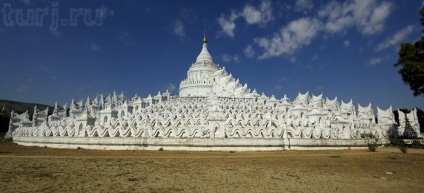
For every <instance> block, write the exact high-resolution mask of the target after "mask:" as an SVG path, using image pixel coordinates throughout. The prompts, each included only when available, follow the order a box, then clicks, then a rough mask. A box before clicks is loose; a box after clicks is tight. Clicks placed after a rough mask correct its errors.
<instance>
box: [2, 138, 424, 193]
mask: <svg viewBox="0 0 424 193" xmlns="http://www.w3.org/2000/svg"><path fill="white" fill-rule="evenodd" d="M0 163H1V164H2V166H1V168H0V174H1V175H0V184H2V191H1V192H423V191H424V189H423V187H424V185H423V182H424V177H423V173H422V171H424V150H422V149H410V151H408V154H402V153H401V152H400V151H399V149H397V148H379V149H378V150H377V152H375V153H371V152H368V150H343V151H339V150H337V151H277V152H236V153H234V152H172V151H100V150H99V151H97V150H86V149H80V150H75V149H74V150H68V149H50V148H41V147H23V146H18V145H16V144H13V143H11V142H0Z"/></svg>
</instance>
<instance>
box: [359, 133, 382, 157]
mask: <svg viewBox="0 0 424 193" xmlns="http://www.w3.org/2000/svg"><path fill="white" fill-rule="evenodd" d="M361 137H362V138H364V139H365V142H366V143H367V146H368V150H369V151H371V152H375V151H376V150H377V147H378V141H379V140H378V138H377V137H376V136H375V135H374V134H372V133H363V134H361Z"/></svg>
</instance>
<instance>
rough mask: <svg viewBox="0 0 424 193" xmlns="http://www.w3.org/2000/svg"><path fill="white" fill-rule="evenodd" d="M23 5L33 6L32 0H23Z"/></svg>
mask: <svg viewBox="0 0 424 193" xmlns="http://www.w3.org/2000/svg"><path fill="white" fill-rule="evenodd" d="M21 3H23V4H25V5H26V6H30V5H31V4H32V3H31V0H21Z"/></svg>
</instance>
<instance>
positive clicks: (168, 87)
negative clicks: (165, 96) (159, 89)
mask: <svg viewBox="0 0 424 193" xmlns="http://www.w3.org/2000/svg"><path fill="white" fill-rule="evenodd" d="M175 88H176V87H175V85H174V84H172V83H168V86H167V87H166V89H167V90H168V91H169V92H172V91H174V90H175Z"/></svg>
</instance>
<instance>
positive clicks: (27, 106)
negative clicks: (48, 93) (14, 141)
mask: <svg viewBox="0 0 424 193" xmlns="http://www.w3.org/2000/svg"><path fill="white" fill-rule="evenodd" d="M35 106H37V108H38V109H40V110H44V109H46V108H47V107H49V111H53V108H54V107H52V106H48V105H44V104H37V103H24V102H17V101H9V100H0V133H5V132H7V129H8V128H9V119H10V113H11V112H12V110H13V111H14V112H16V113H23V112H25V111H27V110H28V113H29V115H30V117H31V118H32V114H33V113H34V107H35Z"/></svg>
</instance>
